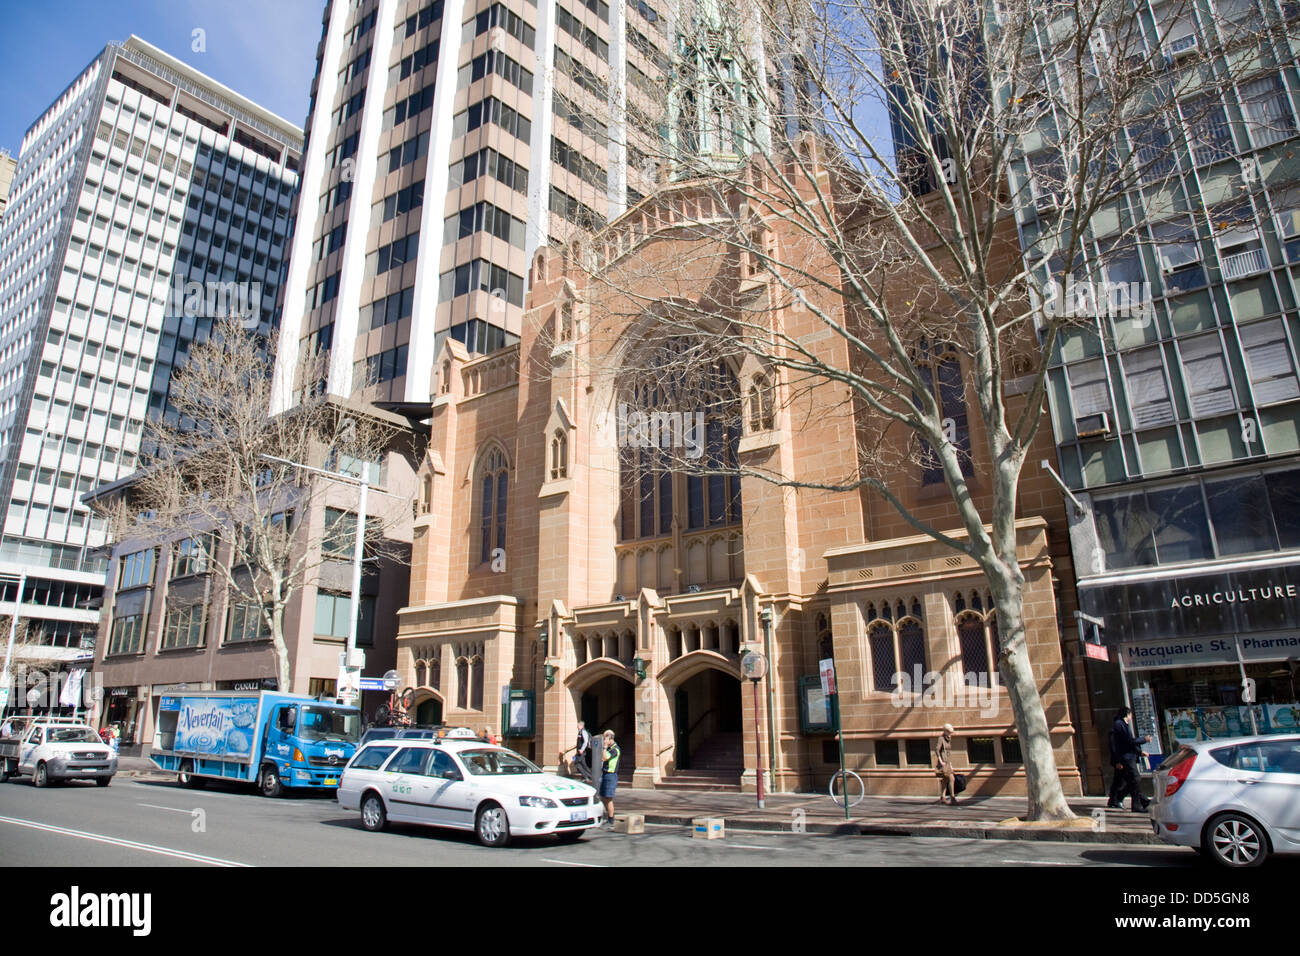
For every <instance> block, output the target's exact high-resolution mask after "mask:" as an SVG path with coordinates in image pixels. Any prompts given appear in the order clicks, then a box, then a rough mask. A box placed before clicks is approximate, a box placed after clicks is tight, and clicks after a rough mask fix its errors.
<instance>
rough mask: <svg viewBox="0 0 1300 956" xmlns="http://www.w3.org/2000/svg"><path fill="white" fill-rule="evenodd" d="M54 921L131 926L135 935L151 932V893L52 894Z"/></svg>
mask: <svg viewBox="0 0 1300 956" xmlns="http://www.w3.org/2000/svg"><path fill="white" fill-rule="evenodd" d="M50 907H51V909H50V925H51V926H57V927H67V928H78V927H91V926H93V927H110V926H112V927H123V926H125V927H129V928H130V929H131V931H132V934H133V935H135V936H148V935H149V930H150V928H151V925H152V919H151V913H152V910H153V895H152V894H150V893H82V892H81V888H80V887H77V886H74V887H73V888H72V890H71V891H70V892H68V893H55V894H54V895H53V896H51V897H50Z"/></svg>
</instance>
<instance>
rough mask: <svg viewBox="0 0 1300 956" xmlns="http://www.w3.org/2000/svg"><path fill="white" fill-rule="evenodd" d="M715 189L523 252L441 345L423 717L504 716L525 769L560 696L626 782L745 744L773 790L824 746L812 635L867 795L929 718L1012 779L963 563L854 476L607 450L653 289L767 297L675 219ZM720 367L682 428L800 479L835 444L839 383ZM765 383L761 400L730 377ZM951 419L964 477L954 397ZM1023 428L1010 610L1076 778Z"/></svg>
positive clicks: (1053, 575)
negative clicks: (838, 479)
mask: <svg viewBox="0 0 1300 956" xmlns="http://www.w3.org/2000/svg"><path fill="white" fill-rule="evenodd" d="M719 201H721V200H720V199H719V197H717V196H715V195H713V194H712V193H710V192H708V191H707V190H703V189H700V188H697V187H696V186H695V185H693V184H691V183H682V184H677V185H675V186H671V187H667V188H665V189H664V190H663V191H662V192H661V193H659V194H657V195H656V196H654V197H651V198H649V199H647V200H645V201H643V202H642V203H641V204H640V205H638V206H637V207H634V208H633V209H632V210H630V211H629V212H628V213H627V214H626V215H624V216H623V217H621V218H620V219H619V220H618V221H616V222H614V223H612V224H611V225H610V226H609V227H608V228H607V229H606V230H604V231H603V232H602V233H600V234H598V235H597V236H596V237H594V239H593V240H591V241H590V242H589V243H588V244H587V245H586V246H583V247H577V246H575V247H572V248H570V249H568V250H566V251H564V252H561V251H558V250H554V249H548V248H543V249H540V250H539V251H538V253H537V254H536V256H535V257H534V260H533V262H532V265H531V269H532V275H531V277H530V288H531V293H530V297H529V302H528V311H527V313H526V319H525V322H524V329H523V335H522V339H521V341H520V342H519V343H518V344H517V345H515V346H512V347H509V348H506V349H502V350H499V351H497V352H493V353H491V354H488V355H482V356H476V355H470V354H468V353H466V352H465V350H464V349H463V348H462V347H461V345H460V344H459V343H457V342H455V341H450V340H449V341H447V342H446V343H444V344H443V346H442V348H441V351H440V352H439V354H438V355H437V357H436V361H435V365H434V368H433V370H432V375H433V382H432V385H431V388H432V391H433V393H434V400H433V402H432V408H431V420H430V425H431V437H430V443H429V448H428V452H427V454H426V456H425V458H424V461H423V463H422V466H421V468H420V471H419V488H420V495H419V499H418V501H417V503H416V517H415V525H414V544H413V557H412V568H411V594H410V601H409V604H408V606H407V607H405V608H404V609H402V610H401V611H400V613H399V625H398V662H397V667H398V670H399V673H400V674H401V675H402V680H403V683H404V685H410V686H412V687H414V688H415V689H416V705H415V712H416V717H417V719H418V720H420V721H421V722H446V723H449V724H453V725H468V726H471V727H474V728H475V729H479V728H482V727H491V728H493V730H495V731H506V732H507V733H508V737H507V741H506V742H507V744H508V745H509V746H512V747H513V748H515V749H517V750H519V751H521V752H522V753H524V754H526V755H529V756H531V757H532V758H533V759H535V760H536V761H537V762H538V763H539V764H541V765H543V766H545V767H546V768H548V769H553V768H555V767H557V766H559V765H560V764H561V763H562V760H563V756H562V755H563V754H564V752H565V751H567V750H569V749H570V748H572V746H573V740H574V736H575V727H576V722H577V721H578V720H580V719H582V720H585V721H586V724H587V727H588V728H589V729H591V730H592V731H593V732H594V731H599V730H604V729H607V728H608V729H612V730H614V732H615V734H616V736H617V738H618V740H619V742H620V746H621V748H622V751H623V755H624V757H623V763H624V769H625V772H626V776H627V778H628V779H629V780H630V782H631V785H632V786H635V787H669V788H670V787H700V786H707V787H710V788H718V787H724V788H732V787H735V788H740V789H744V790H752V789H754V788H755V785H756V781H757V773H758V768H759V766H760V762H761V765H762V766H763V767H764V768H765V770H766V771H767V774H768V779H767V783H768V785H769V787H770V789H771V790H774V791H777V792H783V791H796V790H810V789H813V788H824V787H825V786H826V784H827V782H828V781H829V779H830V777H831V775H832V774H833V773H834V772H835V770H836V769H838V765H839V749H838V745H837V742H836V738H835V736H834V734H833V733H831V732H830V728H829V727H828V726H827V717H828V716H829V715H828V711H827V707H826V704H825V702H824V701H823V700H822V699H821V695H820V681H819V680H818V662H819V661H820V660H824V659H827V658H833V660H834V662H835V669H836V673H837V676H838V690H839V695H840V697H839V700H840V714H841V717H840V719H841V723H842V726H843V734H844V748H845V754H846V762H847V766H848V768H849V769H851V770H854V771H855V772H857V773H858V774H860V775H861V776H862V777H863V779H864V781H865V784H866V789H867V791H868V792H870V793H887V794H914V795H935V794H936V792H937V790H936V778H935V776H934V771H933V768H934V746H935V741H936V738H937V737H938V736H939V734H940V732H941V728H942V726H943V724H944V723H952V724H953V725H954V726H955V728H956V745H955V752H956V755H957V764H958V766H959V767H962V768H969V774H970V777H971V789H972V791H973V792H977V793H987V794H993V793H1000V794H1020V793H1024V770H1023V766H1022V765H1021V763H1020V751H1019V745H1018V741H1017V739H1016V737H1015V727H1014V722H1013V719H1012V715H1011V708H1010V705H1009V703H1008V701H1007V698H1006V692H1005V691H1004V690H1002V689H1001V688H997V687H995V686H993V687H990V686H987V684H985V683H984V682H985V680H986V679H988V678H989V675H990V674H991V673H992V672H994V671H995V670H996V662H995V656H996V651H995V647H996V641H997V631H996V621H995V619H994V617H993V614H992V610H991V603H990V601H989V597H988V594H987V590H986V587H985V585H984V582H983V578H982V575H981V573H980V571H979V569H978V568H977V567H976V566H975V564H974V562H973V561H971V560H970V559H969V558H967V557H966V556H964V555H961V554H958V553H957V552H954V551H952V550H949V549H947V548H946V547H944V546H942V545H940V544H938V543H937V542H935V541H934V540H933V539H931V538H929V537H926V536H923V535H920V534H919V533H918V532H917V531H916V529H915V528H913V527H912V526H911V525H908V524H907V523H905V522H904V521H903V520H902V519H901V518H900V517H899V515H898V513H897V512H896V511H895V510H894V509H893V508H892V506H890V505H889V504H888V503H887V502H886V501H885V500H884V499H883V498H881V497H879V496H878V495H876V494H874V493H872V492H869V491H864V490H853V491H825V490H816V489H815V488H812V487H800V488H797V489H796V488H793V487H781V486H779V485H776V484H773V483H771V482H768V481H764V480H762V479H758V478H753V477H750V476H749V475H741V474H738V473H736V471H737V470H736V469H734V468H733V469H731V470H730V473H727V474H718V475H702V474H698V473H695V474H692V473H690V470H689V469H684V470H680V471H678V472H674V471H673V470H672V469H668V468H665V469H661V470H660V471H658V472H655V471H653V470H651V471H647V470H646V469H645V468H644V467H640V466H638V458H637V454H636V453H635V451H632V452H629V451H628V449H627V448H626V445H627V444H628V442H629V438H628V434H629V433H628V429H627V422H626V421H625V420H624V419H621V418H620V415H624V416H625V415H626V412H627V409H628V407H631V406H633V405H634V402H633V398H634V397H635V396H632V395H631V393H630V392H629V391H628V386H627V376H626V375H625V374H624V368H623V366H624V364H625V363H626V362H627V361H629V355H630V354H631V352H630V349H631V348H632V346H631V344H630V343H632V342H633V341H634V340H635V339H637V337H638V336H640V337H644V336H645V335H646V334H647V331H648V330H652V329H653V326H654V323H655V322H656V315H660V314H662V311H661V310H660V308H659V307H660V306H662V307H671V305H672V300H674V299H678V300H680V299H682V298H686V299H690V298H695V297H699V296H703V295H705V294H706V290H708V291H707V294H708V295H710V296H714V297H716V296H717V295H718V290H719V289H723V290H730V292H737V293H743V294H745V295H751V296H752V295H765V294H767V293H766V291H765V290H764V289H763V288H761V280H759V281H758V282H755V281H754V278H753V275H752V274H751V273H752V270H746V268H745V264H744V263H743V262H739V261H737V257H736V256H730V257H729V256H728V255H727V254H725V253H718V254H716V255H701V254H698V250H699V243H698V242H690V241H688V240H686V239H684V238H683V231H682V228H681V227H682V224H683V223H688V222H702V221H707V220H708V219H709V217H710V216H711V215H714V214H716V213H717V212H718V210H717V209H716V208H712V205H711V204H716V203H718V202H719ZM764 229H765V230H766V232H765V233H764V241H765V242H771V243H774V244H780V243H782V242H785V241H787V238H788V237H787V236H786V235H785V233H784V232H783V226H782V223H781V222H780V221H779V218H778V219H776V220H770V219H769V220H768V221H766V222H765V224H764ZM1008 229H1009V232H1008V240H1009V242H1010V243H1011V246H1010V247H1009V249H1013V248H1014V242H1015V235H1014V227H1013V226H1011V225H1010V224H1008ZM715 251H716V250H715ZM1009 254H1012V253H1010V252H1009ZM579 262H581V264H582V266H583V268H578V265H579ZM684 263H685V264H684ZM660 266H662V267H663V268H660ZM670 267H671V269H672V270H673V271H675V273H676V274H677V276H678V278H677V279H676V280H675V283H674V284H673V286H672V288H671V289H670V288H668V286H667V284H665V282H664V280H663V275H664V273H665V272H667V271H669V268H670ZM597 286H599V287H600V288H599V289H598V288H597ZM611 290H616V291H613V292H611ZM625 293H626V294H625ZM480 294H482V293H480ZM819 294H821V295H823V296H824V297H825V301H822V302H820V304H821V305H822V306H824V307H827V308H835V307H837V306H836V303H835V302H834V301H833V300H834V296H832V295H830V294H829V293H826V292H824V291H823V292H822V293H819ZM617 297H621V302H620V303H619V304H618V305H617V306H616V307H615V306H612V305H611V302H612V299H613V298H617ZM483 305H484V307H485V308H487V307H490V305H491V303H490V301H486V300H485V302H484V303H483ZM611 309H614V310H615V311H618V312H619V314H620V315H626V316H631V317H632V318H629V319H628V320H627V321H626V322H625V323H624V326H625V328H624V332H623V334H622V335H614V336H613V337H611V338H605V339H601V338H600V337H598V336H595V335H592V334H590V333H591V330H592V329H594V328H596V327H598V326H601V325H602V322H603V324H604V325H605V326H606V327H608V325H609V322H608V321H605V320H607V319H608V317H609V315H608V314H609V311H610V310H611ZM638 312H640V313H641V317H640V318H636V315H637V313H638ZM781 321H782V322H784V324H785V331H786V333H787V334H789V335H791V336H792V337H794V338H796V339H799V338H801V337H802V338H803V339H806V340H807V341H808V342H815V343H816V344H815V345H812V346H810V347H811V348H815V349H819V350H825V351H826V354H825V356H824V357H825V359H826V361H827V362H828V363H832V364H833V363H836V362H838V363H841V364H842V363H845V362H848V361H849V360H850V357H849V356H848V355H847V354H843V355H841V354H837V353H836V352H835V350H837V349H838V350H841V351H843V350H844V349H845V346H844V343H843V341H842V340H839V339H835V338H832V337H827V336H825V335H820V336H819V335H818V334H817V333H818V332H819V329H818V323H817V320H816V319H814V318H813V317H812V316H811V315H809V314H807V313H806V312H799V311H793V310H792V311H791V312H790V313H789V314H783V315H782V316H781ZM954 371H955V369H954ZM714 388H715V390H716V391H717V393H718V394H727V395H732V396H734V397H735V399H736V401H737V402H738V403H740V407H743V408H744V414H742V415H740V416H738V417H737V418H736V419H735V420H732V421H729V422H721V421H719V422H713V421H708V422H702V423H701V424H702V425H703V430H702V434H703V435H705V436H706V439H705V442H706V444H707V445H708V448H707V449H705V450H704V454H705V455H708V456H718V455H720V456H721V458H720V459H718V460H722V461H725V462H727V463H730V464H732V465H738V466H740V470H746V469H750V468H754V469H761V470H765V471H769V472H773V473H778V474H780V475H783V476H785V477H786V478H787V479H789V480H790V481H794V482H799V483H803V484H804V485H809V486H815V485H818V484H827V483H831V481H830V479H831V478H832V477H833V476H840V475H843V474H845V473H848V472H851V471H852V469H853V467H854V463H855V461H856V460H857V455H858V450H857V447H856V439H855V428H854V424H853V422H852V420H851V418H852V415H853V411H852V408H851V406H850V405H849V404H848V403H846V402H845V400H844V398H845V396H844V389H843V387H842V386H839V387H838V388H839V391H838V392H837V391H836V388H835V387H832V386H831V385H829V384H827V385H817V386H814V387H808V388H798V389H796V388H794V387H793V386H792V384H791V383H790V382H787V381H785V380H784V379H783V378H781V376H777V375H774V374H773V373H771V372H769V371H767V370H764V369H761V368H758V367H755V366H754V364H753V360H752V358H751V359H750V360H749V363H748V364H746V363H739V364H738V365H736V366H734V367H732V366H730V365H726V366H725V367H720V368H719V369H718V370H717V378H716V381H715V382H714ZM765 394H768V395H775V396H777V397H778V398H779V400H777V401H774V402H771V401H759V402H758V404H752V403H750V402H747V401H746V396H748V397H749V398H754V397H755V396H758V397H759V398H760V399H761V397H762V396H763V395H765ZM846 407H848V408H849V410H848V411H847V412H846V411H845V408H846ZM676 424H677V423H673V425H674V426H675V425H676ZM968 427H969V428H970V429H971V446H972V447H973V448H974V449H975V451H974V453H973V466H974V471H975V474H976V475H977V476H978V474H979V471H980V467H981V461H980V451H979V449H980V448H981V447H982V444H981V441H980V437H981V436H980V435H979V432H978V430H979V427H980V423H979V420H978V416H977V415H974V414H972V415H971V416H970V418H969V425H968ZM633 431H635V429H633ZM620 442H621V443H622V446H623V447H620ZM1040 443H1041V445H1042V448H1041V449H1039V448H1035V449H1034V452H1033V453H1032V454H1031V455H1030V461H1032V462H1033V463H1034V465H1033V466H1030V467H1027V468H1026V473H1025V477H1024V480H1023V483H1022V487H1021V507H1020V513H1021V515H1022V517H1021V519H1020V521H1019V524H1018V536H1019V537H1018V540H1019V546H1018V547H1019V555H1020V560H1021V567H1022V569H1023V571H1024V575H1025V595H1026V597H1025V610H1026V620H1027V634H1028V641H1029V647H1030V654H1031V657H1032V660H1033V661H1034V667H1035V675H1036V678H1037V680H1038V683H1039V687H1040V691H1041V693H1042V696H1043V701H1044V709H1045V711H1046V714H1047V719H1048V722H1049V725H1050V727H1051V732H1052V741H1053V747H1054V750H1055V754H1056V758H1057V761H1058V765H1059V767H1060V770H1061V776H1062V781H1063V784H1064V786H1065V790H1066V793H1067V794H1071V793H1073V794H1078V793H1080V792H1081V791H1082V790H1083V789H1085V788H1087V789H1090V790H1094V791H1095V790H1096V789H1097V788H1098V787H1099V786H1100V783H1101V756H1100V754H1099V753H1098V739H1099V735H1098V733H1097V732H1096V730H1095V728H1094V727H1093V725H1092V718H1091V714H1090V712H1089V709H1088V702H1089V689H1088V687H1087V681H1086V675H1085V668H1084V667H1083V665H1082V662H1081V661H1080V660H1079V658H1078V655H1077V647H1076V644H1077V642H1075V641H1071V640H1070V639H1069V637H1070V634H1071V633H1072V630H1071V628H1070V627H1069V626H1067V624H1066V623H1065V622H1069V624H1071V625H1072V624H1073V618H1072V611H1073V609H1074V603H1073V602H1074V597H1073V585H1072V582H1073V572H1072V569H1071V566H1070V557H1069V554H1070V552H1069V544H1068V532H1067V528H1066V518H1065V513H1064V509H1063V506H1062V502H1061V497H1060V494H1059V492H1058V491H1057V490H1056V488H1055V487H1054V486H1053V485H1052V483H1051V482H1050V479H1049V478H1048V477H1047V476H1046V475H1044V474H1041V473H1039V470H1038V468H1037V466H1036V465H1037V462H1038V461H1039V460H1040V459H1045V458H1050V457H1051V434H1050V429H1047V428H1045V429H1043V430H1042V433H1041V437H1040ZM706 460H714V459H713V458H706ZM697 471H698V470H697ZM976 489H977V491H978V490H979V483H978V479H976ZM895 493H896V494H897V495H898V496H899V498H900V499H901V500H902V501H903V503H904V504H906V505H907V506H908V507H910V508H911V509H913V511H914V513H915V514H916V515H917V516H918V517H919V518H921V519H922V520H925V521H928V522H931V523H932V524H933V525H934V526H936V527H939V528H942V529H945V530H950V529H954V528H959V526H960V522H959V521H958V520H957V517H956V512H955V509H954V507H953V505H952V502H951V499H950V497H949V496H948V492H947V489H946V487H944V486H942V485H940V486H939V487H937V488H936V487H933V486H932V485H926V484H924V483H923V482H922V480H921V476H920V475H919V474H917V473H915V472H914V471H913V472H909V471H908V470H907V469H903V470H902V471H900V473H899V474H898V476H897V487H896V488H895ZM750 651H758V652H761V653H762V654H764V656H765V657H766V659H767V661H768V665H769V666H768V671H767V676H766V677H765V678H763V679H762V680H761V681H759V682H758V686H757V693H755V687H754V686H752V685H751V683H750V682H749V681H748V680H745V679H743V676H742V669H741V658H742V656H743V655H744V654H746V653H748V652H750ZM899 674H902V675H905V679H904V681H903V683H902V684H901V685H900V684H899V678H898V676H897V675H899ZM918 679H920V680H919V681H918ZM989 682H990V683H991V681H989ZM503 721H504V722H505V724H506V725H507V726H506V727H503V726H502V724H503ZM760 755H761V756H760Z"/></svg>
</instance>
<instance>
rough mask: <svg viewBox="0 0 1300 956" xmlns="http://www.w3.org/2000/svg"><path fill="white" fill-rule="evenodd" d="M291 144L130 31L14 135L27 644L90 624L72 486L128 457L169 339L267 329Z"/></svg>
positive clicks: (2, 305)
mask: <svg viewBox="0 0 1300 956" xmlns="http://www.w3.org/2000/svg"><path fill="white" fill-rule="evenodd" d="M301 149H302V134H301V131H300V130H299V129H298V128H296V127H295V126H293V125H292V124H291V123H288V122H286V121H285V120H283V119H281V118H279V117H277V116H275V115H274V114H272V113H270V112H268V111H267V110H265V109H263V108H261V107H260V106H258V105H257V104H255V103H253V102H250V101H249V100H247V99H245V98H244V97H242V96H240V95H239V94H237V93H235V92H233V91H232V90H229V89H227V88H226V87H224V86H222V85H221V84H219V83H217V82H215V81H214V80H212V79H210V78H208V77H207V76H204V75H203V74H202V73H200V72H198V71H197V70H195V69H193V68H192V67H189V66H187V65H185V64H184V63H182V62H180V61H179V60H176V59H174V58H173V57H171V56H168V55H167V54H166V53H164V52H163V51H161V50H159V49H157V48H155V47H153V46H151V45H149V44H148V43H146V42H144V41H143V40H141V39H139V38H138V37H134V36H132V37H131V38H130V39H128V40H127V41H126V42H125V43H122V44H120V45H118V44H110V45H108V46H106V47H105V48H104V49H103V51H102V52H101V53H99V54H98V55H97V56H96V57H95V58H94V60H92V61H91V62H90V64H89V65H88V66H87V67H86V68H85V69H84V70H83V71H82V72H81V73H80V74H79V75H78V76H77V77H76V79H74V80H73V81H72V83H71V84H70V85H69V86H68V87H67V89H66V90H64V91H63V93H62V94H60V96H59V97H58V99H57V100H55V102H54V103H53V104H52V105H51V106H50V108H49V109H48V110H46V111H45V113H43V114H42V115H41V116H40V117H39V118H38V119H37V120H36V122H35V123H34V124H33V125H32V126H31V128H30V129H29V130H28V131H27V134H26V135H25V136H24V138H23V142H22V147H21V150H20V152H19V156H18V164H17V174H16V177H15V180H14V189H13V193H12V195H11V196H10V203H9V208H8V209H7V210H6V212H5V215H4V218H3V220H2V221H0V461H2V463H3V464H2V469H0V499H2V500H4V501H6V502H7V512H6V515H5V521H4V532H3V538H2V539H0V572H4V573H12V575H13V576H14V577H16V576H17V575H18V574H19V573H25V574H26V575H27V587H26V591H25V592H24V594H23V596H22V600H21V603H22V608H21V614H22V616H23V617H24V618H25V619H28V620H30V621H31V622H32V623H33V625H34V627H35V629H36V630H37V631H38V632H39V633H40V635H41V637H40V640H41V642H42V643H44V644H50V645H60V646H64V647H69V648H73V649H75V648H77V647H78V646H79V645H82V644H83V641H84V642H89V641H90V640H92V639H93V634H94V632H95V629H96V625H97V623H98V618H99V614H98V611H97V609H96V608H97V606H98V602H99V600H100V597H101V593H102V589H103V585H104V572H105V570H106V563H107V561H106V558H105V557H104V556H103V555H102V554H100V553H98V552H97V550H96V549H98V548H100V547H101V546H103V545H104V544H105V543H106V530H107V529H106V528H105V525H104V519H103V518H102V517H99V516H94V515H92V514H91V513H90V512H89V511H88V509H87V508H86V506H85V505H84V504H83V503H82V500H81V498H82V495H84V494H85V493H86V492H88V491H89V490H90V489H91V488H94V487H96V486H98V485H103V484H107V483H110V482H113V481H115V480H117V479H118V478H120V477H122V476H125V475H127V474H129V473H130V472H131V471H133V470H134V467H135V464H136V459H137V455H138V453H139V451H140V443H141V435H142V430H143V426H144V423H145V420H146V417H147V416H149V415H152V414H164V413H165V412H166V408H167V395H168V388H169V382H170V377H171V371H172V368H173V367H174V366H175V364H176V363H177V362H178V361H180V360H182V359H183V357H184V355H185V353H186V350H187V348H188V346H189V344H190V343H191V342H193V341H194V340H195V338H196V337H201V336H203V335H204V334H205V333H206V331H207V330H208V329H209V328H210V327H211V323H212V321H213V319H214V317H217V316H221V315H239V316H241V317H243V318H244V319H245V320H246V321H247V322H249V323H250V324H251V323H253V322H256V323H257V324H258V325H259V326H261V327H262V328H269V327H270V325H271V322H272V317H273V314H274V309H275V304H276V296H277V293H278V289H279V284H280V281H281V277H282V275H283V271H284V270H283V261H284V257H285V237H286V235H287V233H288V230H289V217H290V205H291V199H292V196H293V193H294V190H295V188H296V187H297V183H298V164H299V161H300V157H301ZM15 590H16V587H15V585H14V584H8V585H6V590H5V591H4V599H5V600H6V601H9V602H11V601H13V599H14V596H15V594H14V592H15Z"/></svg>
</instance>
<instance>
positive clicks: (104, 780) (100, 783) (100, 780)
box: [95, 777, 113, 787]
mask: <svg viewBox="0 0 1300 956" xmlns="http://www.w3.org/2000/svg"><path fill="white" fill-rule="evenodd" d="M112 782H113V778H112V777H96V778H95V786H97V787H107V786H108V785H109V784H110V783H112Z"/></svg>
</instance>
